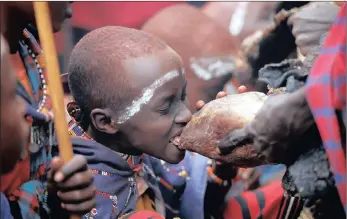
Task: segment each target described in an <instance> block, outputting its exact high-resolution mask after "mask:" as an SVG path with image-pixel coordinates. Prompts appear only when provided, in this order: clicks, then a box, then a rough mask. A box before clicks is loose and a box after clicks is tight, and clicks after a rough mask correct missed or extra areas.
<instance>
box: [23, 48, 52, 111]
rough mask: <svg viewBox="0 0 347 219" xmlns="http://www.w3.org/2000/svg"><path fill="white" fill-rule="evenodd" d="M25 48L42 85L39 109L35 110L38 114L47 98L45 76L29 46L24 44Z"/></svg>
mask: <svg viewBox="0 0 347 219" xmlns="http://www.w3.org/2000/svg"><path fill="white" fill-rule="evenodd" d="M24 45H25V47H26V48H27V50H28V53H29V55H30V56H31V57H32V58H33V60H34V62H35V64H36V68H37V70H38V72H39V75H40V79H41V85H42V89H43V96H42V100H41V101H40V103H39V107H38V109H37V112H40V111H41V110H42V108H43V107H44V106H45V103H46V98H47V84H46V80H45V76H44V75H43V70H42V68H41V66H40V63H39V61H38V60H37V57H36V55H35V53H34V52H33V51H32V50H31V49H30V48H29V46H28V45H27V44H26V43H25V42H24Z"/></svg>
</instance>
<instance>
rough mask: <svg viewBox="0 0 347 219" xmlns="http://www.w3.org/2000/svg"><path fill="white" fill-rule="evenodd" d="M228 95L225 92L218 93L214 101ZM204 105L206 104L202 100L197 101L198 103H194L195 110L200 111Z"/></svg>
mask: <svg viewBox="0 0 347 219" xmlns="http://www.w3.org/2000/svg"><path fill="white" fill-rule="evenodd" d="M227 95H228V93H227V92H225V91H220V92H218V94H217V96H216V99H219V98H222V97H225V96H227ZM205 105H206V103H205V102H204V101H202V100H199V101H198V102H196V110H201V108H203V107H204V106H205Z"/></svg>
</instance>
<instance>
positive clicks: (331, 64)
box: [306, 3, 346, 211]
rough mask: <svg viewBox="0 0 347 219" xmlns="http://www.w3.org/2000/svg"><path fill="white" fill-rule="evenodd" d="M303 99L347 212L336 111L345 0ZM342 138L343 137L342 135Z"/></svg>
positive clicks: (342, 76) (340, 102)
mask: <svg viewBox="0 0 347 219" xmlns="http://www.w3.org/2000/svg"><path fill="white" fill-rule="evenodd" d="M306 88H307V91H306V98H307V101H308V103H309V106H310V108H311V111H312V114H313V116H314V119H315V122H316V124H317V126H318V129H319V132H320V135H321V138H322V140H323V144H324V147H325V150H326V152H327V155H328V158H329V161H330V167H331V171H332V172H333V174H334V178H335V183H336V186H337V189H338V191H339V195H340V199H341V202H342V204H343V206H344V209H345V211H346V154H345V151H344V149H343V148H345V147H346V145H342V141H341V140H342V136H341V134H340V130H339V123H338V117H337V114H336V111H342V110H343V109H344V107H345V105H346V3H345V4H343V6H342V7H341V9H340V12H339V14H338V16H337V18H336V20H335V22H334V24H333V25H332V27H331V29H330V31H329V33H328V35H327V38H326V40H325V42H324V45H323V48H322V51H321V53H320V55H319V56H318V58H317V59H316V61H315V63H314V66H313V67H312V69H311V72H310V75H309V78H308V81H307V84H306ZM344 137H345V136H344Z"/></svg>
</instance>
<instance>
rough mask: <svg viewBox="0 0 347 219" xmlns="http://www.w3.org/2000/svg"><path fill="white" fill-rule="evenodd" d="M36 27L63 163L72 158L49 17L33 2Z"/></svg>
mask: <svg viewBox="0 0 347 219" xmlns="http://www.w3.org/2000/svg"><path fill="white" fill-rule="evenodd" d="M33 4H34V10H35V17H36V25H37V28H38V32H39V37H40V42H41V45H42V48H43V51H44V57H45V61H46V68H47V79H48V89H49V92H50V95H51V99H52V106H53V113H54V122H55V130H56V133H57V137H58V142H59V153H60V156H61V158H62V159H63V161H64V162H67V161H69V160H71V159H72V157H73V150H72V144H71V141H70V136H69V133H68V125H67V122H66V116H65V110H64V101H63V100H64V99H63V88H62V84H61V81H60V71H59V65H58V59H57V52H56V49H55V44H54V37H53V29H52V24H51V17H50V13H49V7H48V3H47V2H33ZM70 218H71V219H78V218H80V217H79V216H75V215H74V216H70Z"/></svg>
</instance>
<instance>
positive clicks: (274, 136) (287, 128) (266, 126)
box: [219, 88, 314, 163]
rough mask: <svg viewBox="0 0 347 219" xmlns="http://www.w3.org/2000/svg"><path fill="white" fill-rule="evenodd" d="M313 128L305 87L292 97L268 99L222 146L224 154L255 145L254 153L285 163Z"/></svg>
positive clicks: (292, 94) (282, 96) (284, 95)
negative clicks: (292, 146) (292, 149)
mask: <svg viewBox="0 0 347 219" xmlns="http://www.w3.org/2000/svg"><path fill="white" fill-rule="evenodd" d="M313 125H314V119H313V117H312V114H311V111H310V108H309V106H308V105H307V102H306V99H305V90H304V88H302V89H300V90H298V91H297V92H294V93H291V94H279V95H275V96H272V97H269V98H268V100H267V101H266V102H265V104H264V105H263V107H262V108H261V109H260V111H259V113H258V114H257V115H256V116H255V118H254V120H253V121H252V122H251V123H249V124H248V125H247V126H245V127H244V128H242V129H238V130H234V131H232V132H230V133H229V134H228V135H227V136H226V137H224V138H223V139H222V140H221V141H220V144H219V149H220V151H221V153H222V154H228V153H230V151H232V150H233V149H234V148H236V147H238V146H242V145H244V144H249V143H253V146H254V148H255V150H256V151H257V152H258V153H260V154H262V155H264V156H265V157H266V159H267V160H268V161H269V162H272V163H283V162H286V161H287V159H288V156H287V157H286V155H287V152H288V150H289V148H290V146H291V145H292V144H293V142H295V141H297V140H298V139H299V138H300V137H301V136H302V135H303V134H304V133H305V132H306V131H308V130H309V129H310V127H312V126H313Z"/></svg>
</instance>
